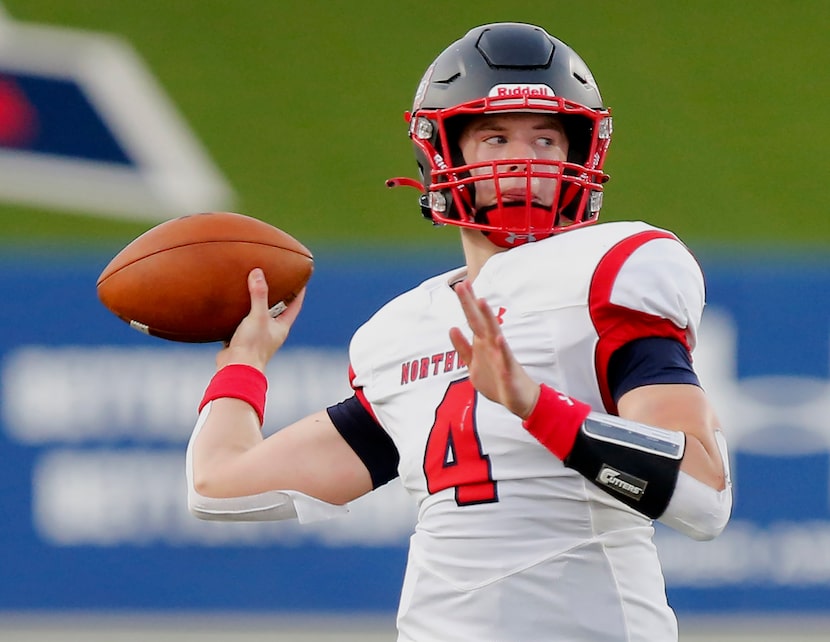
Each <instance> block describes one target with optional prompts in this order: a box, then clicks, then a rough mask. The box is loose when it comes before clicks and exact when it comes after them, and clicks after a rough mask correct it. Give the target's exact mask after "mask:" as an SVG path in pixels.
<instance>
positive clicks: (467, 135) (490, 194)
mask: <svg viewBox="0 0 830 642" xmlns="http://www.w3.org/2000/svg"><path fill="white" fill-rule="evenodd" d="M459 147H460V149H461V154H462V156H463V157H464V161H465V162H466V163H468V164H475V163H492V162H494V161H505V160H509V159H516V161H515V162H512V163H503V164H502V163H499V164H497V165H487V166H484V167H476V168H473V169H471V171H470V173H471V175H473V176H492V175H494V174H495V175H498V174H503V173H505V172H524V171H525V170H526V168H527V165H528V164H530V165H531V166H532V167H533V169H534V171H541V172H546V173H551V172H555V171H557V170H556V169H555V166H551V165H545V164H543V163H533V162H532V161H534V160H539V161H545V160H547V161H565V160H566V159H567V158H568V138H567V136H566V135H565V129H564V127H563V126H562V124H561V122H560V121H559V119H558V118H557V117H556V116H551V115H547V114H534V113H506V114H494V115H490V116H477V117H475V118H474V119H473V120H471V121H470V122H469V123H468V124H467V126H466V127H465V128H464V130H463V131H462V133H461V137H460V138H459ZM498 185H499V190H500V191H501V198H502V201H503V202H505V203H509V202H511V201H518V202H526V201H527V200H531V201H532V202H535V203H537V204H539V205H543V206H549V205H551V204H552V203H553V198H554V195H555V193H556V179H555V178H538V177H533V178H531V179H530V180H528V178H527V177H526V176H525V175H521V176H515V175H514V176H513V177H507V178H500V179H498ZM528 192H530V193H528ZM475 196H476V199H475V200H476V203H475V206H476V208H477V209H478V208H481V207H487V206H489V205H496V204H497V202H498V193H497V190H496V182H495V181H494V180H482V181H477V182H476V183H475Z"/></svg>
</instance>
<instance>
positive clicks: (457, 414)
mask: <svg viewBox="0 0 830 642" xmlns="http://www.w3.org/2000/svg"><path fill="white" fill-rule="evenodd" d="M476 399H477V393H476V390H475V388H473V385H472V384H471V383H470V380H469V379H460V380H458V381H453V382H452V383H451V384H450V385H449V387H448V388H447V392H446V394H445V395H444V398H443V399H442V400H441V404H440V405H439V406H438V408H437V409H436V411H435V423H434V424H432V429H431V430H430V432H429V437H428V439H427V447H426V452H425V453H424V475H425V476H426V480H427V490H428V491H429V492H430V494H432V493H437V492H438V491H441V490H444V489H445V488H453V487H454V488H455V501H456V503H457V504H458V505H459V506H467V505H470V504H486V503H490V502H497V501H498V500H499V498H498V493H497V490H496V482H495V481H494V480H493V477H492V472H491V470H490V457H489V456H488V455H485V454H484V453H483V452H482V451H481V442H480V440H479V436H478V430H477V426H476Z"/></svg>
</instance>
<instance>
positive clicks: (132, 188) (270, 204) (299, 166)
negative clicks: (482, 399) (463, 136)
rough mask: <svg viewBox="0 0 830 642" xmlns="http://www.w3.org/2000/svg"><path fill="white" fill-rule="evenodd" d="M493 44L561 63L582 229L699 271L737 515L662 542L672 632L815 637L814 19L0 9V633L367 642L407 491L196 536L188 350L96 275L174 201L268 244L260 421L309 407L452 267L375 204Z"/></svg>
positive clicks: (825, 585)
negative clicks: (594, 202)
mask: <svg viewBox="0 0 830 642" xmlns="http://www.w3.org/2000/svg"><path fill="white" fill-rule="evenodd" d="M3 10H4V12H5V15H2V12H3ZM496 20H520V21H528V22H536V23H539V24H542V25H544V26H545V27H547V28H548V29H549V30H550V31H551V32H552V33H554V34H556V35H557V36H559V37H561V38H562V39H563V40H565V41H566V42H568V43H570V44H571V45H573V46H574V47H575V48H576V49H577V50H578V51H579V52H580V53H581V54H582V56H583V57H584V58H585V59H586V61H587V62H588V64H589V66H590V67H591V69H592V71H593V72H594V75H595V77H596V79H597V81H598V83H599V85H600V87H601V89H602V92H603V96H604V98H605V100H606V102H607V104H609V105H610V106H611V107H612V109H613V113H614V119H615V135H614V142H613V144H612V148H611V154H610V160H609V163H608V167H607V168H608V171H609V172H610V173H611V175H612V181H611V183H610V184H609V187H608V190H607V193H606V199H605V207H604V210H603V217H604V220H606V221H609V220H624V219H644V220H648V221H649V222H652V223H654V224H656V225H659V226H663V227H667V228H669V229H671V230H673V231H675V232H676V233H677V234H679V235H680V237H681V238H682V239H683V240H684V241H686V242H687V243H688V244H689V245H690V246H691V248H692V249H693V250H694V251H695V252H696V253H697V254H698V256H699V257H700V259H701V262H702V264H703V266H704V269H705V270H706V272H707V275H708V278H709V282H708V286H709V298H710V310H709V311H708V312H707V317H706V327H705V330H706V332H705V335H704V339H703V346H702V349H701V353H700V355H699V356H698V357H697V359H698V362H699V364H700V366H701V370H702V376H703V377H704V383H705V384H706V383H708V387H709V389H710V392H712V394H713V396H715V397H716V399H717V403H718V406H719V409H721V410H722V414H723V418H724V421H725V423H726V426H727V429H728V430H729V431H732V434H733V436H734V441H733V443H734V444H735V445H736V448H735V450H734V452H733V453H732V455H733V466H734V467H735V475H736V481H737V484H738V486H737V489H736V513H735V519H734V520H733V523H732V524H731V525H730V527H729V528H728V529H727V531H726V533H725V534H724V536H723V537H722V538H721V539H720V540H718V541H716V542H713V543H711V544H704V545H692V544H688V543H686V542H682V541H678V540H677V539H676V538H674V537H672V535H671V534H670V533H666V532H662V531H660V532H658V543H659V544H660V547H661V554H662V555H665V558H664V564H665V566H666V572H667V581H668V592H669V597H670V600H671V601H672V603H673V604H674V606H675V607H676V609H677V611H678V614H679V616H680V621H681V630H682V632H683V636H682V638H681V639H682V640H684V641H685V642H700V641H703V640H709V641H711V640H722V641H728V640H732V641H735V642H737V640H750V639H752V640H800V639H804V640H806V639H811V640H817V639H830V473H828V470H830V458H829V457H828V453H830V427H828V425H827V416H828V411H830V382H829V381H828V379H830V254H828V250H830V217H828V216H827V212H826V210H827V206H826V203H825V199H826V196H827V193H828V187H827V178H826V173H827V172H826V170H827V169H828V161H827V152H826V150H827V149H828V144H830V131H829V130H828V128H827V127H826V124H825V116H824V113H823V111H822V107H821V106H822V105H824V104H825V103H826V102H827V101H828V98H830V85H828V83H827V82H826V78H825V76H826V69H827V68H828V66H830V48H828V47H827V44H826V40H827V25H828V24H830V4H828V3H827V2H824V1H819V0H803V1H800V2H793V3H782V2H775V1H773V0H758V1H756V2H754V3H751V4H746V3H738V2H723V1H719V2H716V1H714V0H701V1H698V2H694V3H676V4H671V3H665V2H657V1H647V0H642V1H640V0H635V1H633V2H625V3H623V2H613V1H611V0H597V1H595V2H592V3H563V2H548V3H541V2H525V1H523V0H511V1H510V2H509V3H507V2H505V1H504V0H502V1H501V2H496V1H493V0H478V1H477V2H466V3H462V2H455V1H449V2H435V1H433V0H424V1H422V2H419V3H414V4H413V3H410V4H406V5H404V4H400V3H393V2H381V1H379V0H365V1H362V2H346V1H339V0H303V1H297V0H282V1H280V2H274V1H272V0H244V1H242V0H239V1H232V0H174V1H173V2H169V1H166V0H144V1H143V2H123V1H121V0H3V4H2V6H0V296H2V300H3V305H2V308H0V404H1V405H0V411H1V412H0V462H2V464H3V465H2V469H3V470H2V471H0V514H2V515H3V518H2V520H0V571H2V572H0V637H2V639H4V640H5V639H12V640H15V639H21V640H22V639H40V640H53V639H54V640H57V639H69V637H68V636H70V635H74V636H75V637H76V638H77V639H85V640H98V639H101V640H103V639H107V640H114V639H122V640H132V639H139V638H141V639H147V638H148V637H152V638H153V639H159V640H163V639H170V640H188V639H195V636H197V635H198V636H199V639H202V640H212V639H224V638H225V637H234V638H235V639H239V640H258V639H266V637H267V638H268V639H274V640H279V639H286V640H288V639H291V640H309V641H310V640H313V639H316V640H329V639H331V640H334V639H337V640H351V639H354V640H366V641H369V640H375V639H377V640H381V639H392V633H391V631H392V629H393V621H394V607H395V603H396V599H397V587H398V585H399V582H400V574H401V570H402V566H403V560H404V555H405V544H406V533H407V529H408V526H409V524H410V523H411V519H412V513H411V506H409V505H408V504H407V502H406V499H405V498H402V497H401V496H400V495H399V494H398V491H397V490H396V489H395V488H394V487H392V488H389V489H386V490H385V491H384V492H383V493H380V494H379V498H378V499H377V500H374V499H373V500H371V501H367V502H363V503H359V504H358V505H356V506H355V507H353V510H352V515H351V516H349V517H348V518H346V519H344V520H343V522H342V523H339V524H333V525H332V524H329V523H327V524H323V525H320V526H318V527H314V528H311V529H305V530H303V529H299V528H295V527H293V526H291V525H277V526H276V527H275V528H273V527H268V528H251V529H248V528H246V527H240V528H239V529H236V530H232V531H231V530H228V529H225V528H212V526H216V525H205V524H200V523H195V524H194V523H193V522H195V520H191V518H189V517H188V516H187V515H186V514H183V512H184V508H183V499H184V497H183V492H182V491H181V489H180V476H181V470H180V468H181V459H182V455H183V452H184V441H185V440H186V438H187V435H188V433H189V430H190V427H191V425H192V420H193V416H192V413H193V408H192V406H193V405H194V404H195V401H196V399H197V398H198V396H199V394H200V393H201V387H202V386H203V385H204V382H205V381H207V378H208V377H209V373H210V372H211V369H212V355H213V348H212V347H193V348H192V349H191V347H183V346H172V345H167V344H164V343H163V342H160V341H155V340H151V339H148V338H146V337H142V336H140V335H138V333H134V332H132V331H130V330H129V329H128V328H126V326H124V325H123V324H121V323H120V322H119V321H117V320H115V319H113V318H110V317H109V315H108V313H106V311H105V310H104V309H103V308H102V307H101V306H100V304H98V303H97V301H96V300H95V293H94V282H95V278H96V277H97V274H98V273H99V272H100V270H101V269H102V268H103V267H104V265H106V263H107V261H108V260H109V258H111V256H112V254H113V253H114V252H115V251H117V250H118V249H120V248H121V247H122V246H123V245H125V244H126V243H127V242H129V241H130V240H131V239H132V238H134V237H135V236H137V235H138V234H139V233H141V232H143V231H145V230H146V229H148V228H149V227H150V226H151V225H153V224H155V223H156V222H158V221H161V220H164V219H165V218H170V217H172V216H176V215H181V214H186V213H191V212H192V211H194V208H198V209H200V210H211V209H231V210H234V211H239V212H243V213H246V214H249V215H252V216H256V217H259V218H262V219H264V220H267V221H269V222H271V223H274V224H276V225H278V226H279V227H282V228H284V229H286V230H287V231H289V232H291V233H292V234H294V235H295V236H297V237H298V238H300V239H301V240H302V241H303V242H304V243H305V244H306V245H308V246H309V247H310V248H311V249H312V250H313V251H314V253H315V255H316V257H317V270H316V272H315V277H314V279H313V281H312V285H311V287H310V291H309V298H308V303H307V305H306V309H305V310H304V312H303V316H302V317H301V320H300V324H299V325H298V327H297V329H296V332H295V333H294V334H292V339H291V341H290V343H289V346H287V348H290V350H287V352H286V356H285V357H284V358H283V361H282V363H281V364H280V366H279V367H280V371H279V372H275V373H273V375H272V377H274V378H276V381H277V382H278V384H277V385H273V383H272V388H274V389H276V390H280V391H281V393H280V395H279V396H278V397H274V398H271V397H269V409H270V410H271V412H272V413H273V414H272V416H273V417H276V416H291V415H293V414H302V413H303V412H305V411H306V410H307V409H309V408H312V409H316V408H317V407H320V405H321V404H323V403H327V402H330V401H336V400H337V399H338V398H339V396H340V394H341V391H342V390H343V387H344V386H345V383H346V382H345V376H344V375H343V370H342V367H343V365H344V359H345V344H346V341H347V339H348V336H349V335H350V333H351V331H353V329H354V328H355V327H356V326H357V325H358V324H359V323H360V322H361V321H362V320H363V319H364V318H365V317H366V315H368V314H369V313H370V312H371V311H372V310H373V309H374V308H375V307H376V306H377V305H378V304H380V303H382V302H383V301H384V300H385V299H387V298H388V297H390V296H392V295H393V294H395V293H397V292H399V291H400V290H402V289H404V288H406V287H409V286H410V285H411V284H413V283H415V282H416V280H417V279H419V278H421V277H423V276H426V275H429V274H431V273H434V272H436V271H437V270H440V269H444V268H446V267H449V266H451V265H454V264H455V263H457V262H458V260H459V254H458V251H457V241H456V234H455V232H454V231H453V230H451V229H450V230H447V229H434V228H432V227H431V226H430V225H428V224H427V223H425V222H424V221H422V220H420V215H419V213H418V209H417V204H416V195H415V192H414V191H411V190H394V191H389V190H386V189H385V187H384V181H385V179H386V178H388V177H390V176H398V175H414V161H413V158H412V154H411V151H410V147H409V144H408V141H407V139H406V128H405V123H404V121H403V117H402V114H403V112H404V110H405V109H407V108H408V107H409V105H410V102H411V99H412V94H413V92H414V90H415V87H416V86H417V83H418V81H419V79H420V76H421V74H422V72H423V70H424V69H425V67H426V65H427V64H428V63H429V62H430V61H431V60H432V58H434V56H435V55H436V54H437V53H438V51H440V50H441V49H442V48H443V47H444V46H446V45H447V44H448V43H450V42H451V41H452V40H453V39H455V38H456V37H458V36H460V35H462V34H463V33H464V32H465V31H466V30H467V29H468V28H469V27H471V26H474V25H476V24H480V23H484V22H490V21H496ZM27 43H28V44H27ZM53 45H54V48H53ZM62 100H65V102H62ZM27 106H29V107H32V106H33V108H34V109H35V112H36V113H37V115H38V116H39V117H40V118H41V119H42V124H43V125H44V129H43V131H46V129H48V132H47V133H48V136H46V135H44V136H42V137H40V138H38V135H37V133H36V132H34V130H32V129H30V128H28V127H29V126H30V125H31V121H30V120H27V118H26V111H25V108H26V107H27ZM96 119H100V120H96ZM46 125H49V127H51V129H49V128H46ZM108 128H109V129H108ZM92 134H98V135H99V138H96V137H95V136H93V135H92ZM93 139H94V140H99V141H100V140H103V142H102V143H101V144H100V145H97V143H95V142H94V140H93ZM91 141H92V142H91ZM96 145H97V146H96ZM90 161H91V162H90ZM90 165H91V167H90ZM177 172H182V175H181V179H180V180H179V174H178V173H177ZM171 177H172V179H171ZM166 179H170V180H166ZM170 182H172V183H175V184H174V185H169V184H167V183H170ZM122 186H123V189H122ZM183 186H184V187H183ZM190 188H192V189H190ZM332 310H335V311H336V314H334V315H333V314H332ZM333 317H336V318H333ZM134 335H135V336H134ZM272 394H273V393H272ZM761 614H763V616H762V615H761Z"/></svg>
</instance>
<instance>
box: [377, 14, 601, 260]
mask: <svg viewBox="0 0 830 642" xmlns="http://www.w3.org/2000/svg"><path fill="white" fill-rule="evenodd" d="M508 112H532V113H543V114H552V115H554V116H555V117H556V118H557V119H559V121H560V122H561V124H562V126H563V127H564V130H565V133H566V136H567V138H568V143H569V145H568V157H567V160H565V161H550V160H542V159H539V158H510V159H499V160H497V161H488V162H486V163H468V162H466V161H465V160H464V158H463V157H462V156H461V152H460V149H459V144H458V143H459V137H460V135H461V133H462V131H463V128H464V125H465V123H467V122H469V120H470V119H471V118H473V117H476V116H480V115H489V114H500V113H508ZM405 118H406V120H407V122H408V123H409V138H410V139H411V140H412V143H413V145H414V149H415V157H416V160H417V162H418V168H419V172H420V179H421V180H420V181H417V180H414V179H411V178H393V179H390V180H389V181H388V182H387V185H389V186H390V187H394V186H397V185H408V186H412V187H418V188H420V189H421V191H422V192H423V194H422V196H421V198H420V205H421V211H422V213H423V215H424V216H425V217H426V218H427V219H429V220H431V221H433V222H434V223H435V224H437V225H444V224H450V225H458V226H462V227H468V228H474V229H479V230H481V231H482V232H483V233H484V234H486V235H487V236H488V238H489V239H490V240H491V241H492V242H494V243H495V244H496V245H499V246H501V247H513V246H516V245H521V244H523V243H527V242H529V241H536V240H540V239H543V238H546V237H548V236H551V235H553V234H557V233H559V232H562V231H564V230H570V229H574V228H577V227H581V226H584V225H588V224H591V223H594V222H595V221H596V220H597V217H598V216H599V212H600V208H601V206H602V196H603V186H604V184H605V182H606V181H607V180H608V175H607V174H605V173H604V172H603V170H602V166H603V163H604V161H605V156H606V153H607V151H608V146H609V145H610V143H611V131H612V126H611V113H610V110H609V109H607V108H606V107H604V106H603V103H602V98H601V96H600V92H599V89H598V88H597V85H596V82H595V81H594V77H593V75H592V74H591V72H590V70H589V69H588V66H587V65H586V64H585V62H584V61H583V60H582V59H581V58H580V57H579V56H578V55H577V53H576V52H575V51H574V50H573V49H571V48H570V47H569V46H568V45H566V44H565V43H564V42H562V41H560V40H558V39H556V38H554V37H553V36H551V35H550V34H549V33H547V32H546V31H545V30H544V29H542V28H541V27H537V26H535V25H530V24H523V23H513V22H504V23H495V24H487V25H482V26H479V27H476V28H474V29H472V30H470V31H469V32H468V33H467V34H466V35H465V36H464V37H463V38H461V39H460V40H458V41H456V42H454V43H453V44H452V45H450V46H449V47H448V48H447V49H445V50H444V51H443V52H442V53H441V54H440V55H439V56H438V57H437V58H436V59H435V61H434V62H433V63H432V64H431V65H430V66H429V68H428V69H427V71H426V73H425V74H424V76H423V79H422V80H421V82H420V85H419V86H418V90H417V92H416V94H415V100H414V103H413V106H412V110H411V111H409V112H406V114H405ZM494 177H497V180H493V178H494ZM517 177H518V178H521V179H523V180H524V181H526V183H525V188H524V192H525V194H527V195H528V196H527V197H526V198H525V199H523V200H522V199H520V200H518V201H517V200H516V199H515V196H512V197H511V198H509V199H508V198H502V194H501V190H500V189H499V188H498V187H496V203H495V204H492V203H491V204H488V205H487V206H485V207H477V206H476V202H475V190H476V184H477V183H478V182H479V181H482V180H489V181H491V182H492V183H495V184H496V186H498V184H499V182H500V179H505V178H509V179H516V178H517ZM539 180H545V181H555V184H556V185H555V190H554V192H555V195H554V198H553V202H549V203H540V202H536V201H535V200H534V198H533V196H532V194H533V189H532V184H533V182H534V181H539ZM513 182H514V184H515V180H514V181H513Z"/></svg>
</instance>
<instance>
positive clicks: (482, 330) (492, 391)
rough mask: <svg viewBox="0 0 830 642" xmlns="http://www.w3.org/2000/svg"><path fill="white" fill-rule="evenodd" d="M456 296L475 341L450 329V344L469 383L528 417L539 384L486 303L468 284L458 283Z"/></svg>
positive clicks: (515, 411)
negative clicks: (463, 365)
mask: <svg viewBox="0 0 830 642" xmlns="http://www.w3.org/2000/svg"><path fill="white" fill-rule="evenodd" d="M455 293H456V295H457V296H458V300H459V301H460V302H461V307H462V309H463V310H464V315H465V316H466V317H467V322H468V323H469V324H470V329H471V330H472V331H473V338H472V341H467V338H466V337H465V336H464V334H463V333H462V331H461V330H460V329H459V328H450V341H452V344H453V347H454V348H455V350H456V352H457V353H458V356H459V357H461V359H462V360H463V361H464V362H465V363H466V364H467V370H468V372H469V374H470V382H471V383H472V384H473V387H474V388H475V389H476V390H478V391H479V392H480V393H481V394H483V395H484V396H485V397H487V398H488V399H490V400H491V401H495V402H496V403H500V404H502V405H503V406H505V407H506V408H507V409H508V410H510V411H511V412H512V413H514V414H516V415H518V416H519V417H521V418H522V419H525V418H527V416H528V415H530V412H531V411H532V410H533V407H534V406H535V405H536V401H537V399H538V398H539V384H538V383H536V382H535V381H533V379H531V378H530V376H529V375H528V374H527V372H526V371H525V369H524V368H523V367H522V365H521V364H520V363H519V362H518V361H517V360H516V357H515V356H514V355H513V352H512V351H511V350H510V346H509V345H507V340H506V339H505V338H504V334H502V331H501V326H500V325H499V321H498V319H497V318H496V315H495V314H493V311H492V310H491V309H490V306H489V305H488V303H487V301H486V300H485V299H478V298H476V296H475V294H474V293H473V286H472V285H471V284H470V283H469V282H468V281H462V282H460V283H458V284H457V285H456V286H455Z"/></svg>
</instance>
